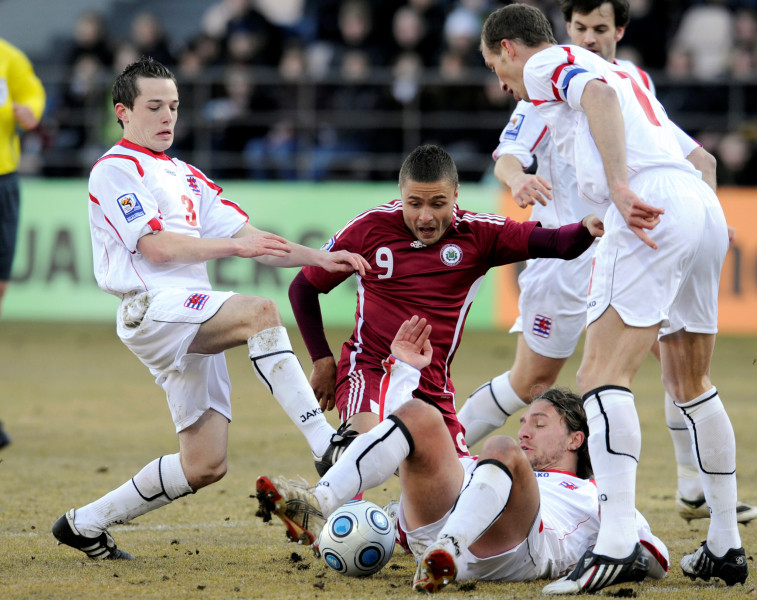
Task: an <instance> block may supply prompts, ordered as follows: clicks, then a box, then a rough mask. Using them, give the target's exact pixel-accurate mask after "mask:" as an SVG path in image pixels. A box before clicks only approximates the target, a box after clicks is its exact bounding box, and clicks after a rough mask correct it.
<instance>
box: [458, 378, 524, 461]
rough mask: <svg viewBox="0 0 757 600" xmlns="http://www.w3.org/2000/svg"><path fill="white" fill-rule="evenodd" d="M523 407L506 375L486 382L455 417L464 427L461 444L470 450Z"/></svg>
mask: <svg viewBox="0 0 757 600" xmlns="http://www.w3.org/2000/svg"><path fill="white" fill-rule="evenodd" d="M526 406H528V405H527V404H526V403H525V402H523V400H521V399H520V398H519V397H518V394H516V393H515V390H513V386H512V385H510V371H507V372H506V373H503V374H502V375H498V376H497V377H495V378H494V379H492V380H491V381H488V382H487V383H485V384H484V385H482V386H481V387H480V388H478V389H477V390H476V391H475V392H473V393H472V394H471V395H470V397H469V398H468V399H467V400H466V401H465V404H464V405H463V407H462V408H461V409H460V411H459V412H458V413H457V418H458V419H459V420H460V423H462V425H463V427H465V443H466V444H467V445H468V446H472V445H473V444H475V443H477V442H479V441H481V440H482V439H484V438H485V437H486V436H487V435H489V434H490V433H491V432H492V431H494V430H495V429H497V428H499V427H502V425H504V424H505V422H506V421H507V418H508V417H509V416H510V415H513V414H515V413H516V412H518V411H519V410H520V409H521V408H525V407H526Z"/></svg>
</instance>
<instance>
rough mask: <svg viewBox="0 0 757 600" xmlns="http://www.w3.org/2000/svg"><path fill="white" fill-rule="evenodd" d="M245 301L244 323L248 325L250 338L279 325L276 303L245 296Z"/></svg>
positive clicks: (279, 319) (268, 299) (279, 317)
mask: <svg viewBox="0 0 757 600" xmlns="http://www.w3.org/2000/svg"><path fill="white" fill-rule="evenodd" d="M245 299H246V302H245V317H246V318H245V321H246V322H247V323H249V324H250V332H249V333H250V336H252V335H253V334H255V333H257V332H259V331H263V330H264V329H268V328H270V327H276V326H278V325H281V323H282V321H281V314H280V313H279V307H278V306H277V305H276V302H274V301H273V300H271V299H270V298H263V297H261V296H246V297H245ZM248 337H249V336H248Z"/></svg>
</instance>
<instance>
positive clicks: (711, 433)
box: [676, 387, 741, 556]
mask: <svg viewBox="0 0 757 600" xmlns="http://www.w3.org/2000/svg"><path fill="white" fill-rule="evenodd" d="M676 406H678V407H679V408H680V409H681V410H682V411H683V414H684V418H685V420H686V422H687V425H688V426H689V431H691V437H692V439H693V440H694V452H695V455H696V459H697V462H698V464H699V470H700V473H701V477H702V487H703V488H704V496H705V498H706V499H707V504H708V505H709V507H710V513H711V515H710V528H709V530H708V531H707V546H708V547H709V549H710V551H711V552H712V553H713V554H714V555H715V556H723V554H725V553H726V552H727V551H728V549H729V548H740V547H741V537H740V536H739V529H738V525H737V522H736V499H737V492H736V438H735V437H734V435H733V427H732V426H731V421H730V419H729V418H728V415H727V414H726V412H725V407H724V406H723V402H722V401H721V400H720V396H718V391H717V390H716V389H715V388H714V387H713V388H712V389H710V390H709V391H707V392H705V393H704V394H702V395H701V396H699V397H697V398H694V399H693V400H692V401H690V402H686V403H683V404H682V403H680V402H677V403H676Z"/></svg>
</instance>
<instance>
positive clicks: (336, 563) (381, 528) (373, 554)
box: [318, 500, 394, 577]
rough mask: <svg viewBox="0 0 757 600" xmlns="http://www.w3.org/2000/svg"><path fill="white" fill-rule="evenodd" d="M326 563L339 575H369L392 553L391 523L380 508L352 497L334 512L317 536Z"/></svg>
mask: <svg viewBox="0 0 757 600" xmlns="http://www.w3.org/2000/svg"><path fill="white" fill-rule="evenodd" d="M318 551H319V552H320V553H321V557H322V558H323V560H324V561H326V564H327V565H328V566H329V567H331V568H332V569H334V570H335V571H336V572H337V573H341V574H342V575H349V576H350V577H364V576H366V575H372V574H373V573H375V572H376V571H379V570H381V568H382V567H383V566H384V565H386V563H388V562H389V559H390V558H391V557H392V552H394V524H393V523H392V520H391V519H390V518H389V515H387V514H386V513H385V512H384V511H383V510H382V509H381V508H379V507H378V506H377V505H375V504H374V503H373V502H368V501H367V500H351V501H350V502H348V503H347V504H345V505H344V506H342V507H341V508H339V509H338V510H336V511H334V513H332V514H331V516H330V517H329V518H328V521H326V524H325V525H324V526H323V529H322V530H321V536H320V538H319V539H318Z"/></svg>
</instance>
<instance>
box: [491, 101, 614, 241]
mask: <svg viewBox="0 0 757 600" xmlns="http://www.w3.org/2000/svg"><path fill="white" fill-rule="evenodd" d="M505 154H509V155H511V156H513V157H515V158H516V159H517V160H518V161H519V162H520V164H521V165H522V166H523V168H524V169H527V168H528V167H530V166H531V165H532V164H533V162H534V156H536V164H537V166H536V174H537V175H539V176H541V177H544V179H546V180H547V181H549V182H550V183H551V184H552V198H554V199H555V200H556V201H551V202H547V205H546V206H542V205H541V204H539V203H538V202H537V203H536V204H534V206H533V209H532V211H531V217H530V219H531V220H532V221H540V222H541V224H542V226H544V227H560V226H562V225H568V224H570V223H577V222H578V221H580V220H581V219H583V218H584V217H585V216H586V215H590V214H592V213H594V214H596V213H597V211H598V210H599V207H598V206H597V204H596V203H594V202H591V201H589V200H586V199H585V198H581V197H580V196H579V195H578V192H577V187H576V172H575V170H574V169H573V167H572V166H571V165H569V164H568V163H567V161H566V160H565V159H564V158H563V157H562V156H561V155H560V153H559V152H558V151H557V148H556V147H555V145H554V144H553V143H552V137H551V136H550V134H549V130H548V129H547V125H546V124H545V123H544V119H542V117H541V115H540V114H539V113H538V111H537V110H536V108H535V107H534V105H533V104H532V103H530V102H526V101H525V100H521V101H520V102H518V105H517V106H516V107H515V110H514V111H513V113H512V115H511V116H510V120H509V121H508V123H507V126H506V127H505V128H504V129H503V130H502V133H501V134H500V136H499V145H498V146H497V148H496V150H494V152H493V154H492V156H493V158H494V160H495V161H496V160H497V159H498V158H499V157H500V156H503V155H505Z"/></svg>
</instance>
